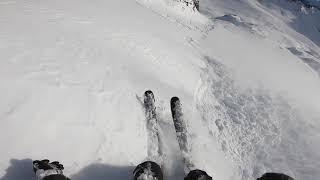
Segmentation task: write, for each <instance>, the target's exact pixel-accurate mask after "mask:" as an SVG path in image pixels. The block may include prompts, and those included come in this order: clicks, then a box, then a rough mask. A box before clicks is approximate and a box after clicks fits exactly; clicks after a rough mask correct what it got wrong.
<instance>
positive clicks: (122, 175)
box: [0, 159, 135, 180]
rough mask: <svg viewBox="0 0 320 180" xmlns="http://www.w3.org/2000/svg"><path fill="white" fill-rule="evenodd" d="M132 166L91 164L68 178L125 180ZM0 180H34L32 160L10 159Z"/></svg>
mask: <svg viewBox="0 0 320 180" xmlns="http://www.w3.org/2000/svg"><path fill="white" fill-rule="evenodd" d="M134 168H135V167H133V166H113V165H107V164H100V163H96V164H91V165H89V166H87V167H85V168H83V169H81V170H80V171H79V172H78V173H76V174H73V175H71V176H70V178H71V179H72V180H88V179H94V180H106V179H118V180H122V179H123V180H127V179H130V178H131V177H132V172H133V170H134ZM0 180H36V177H35V175H34V173H33V170H32V159H22V160H18V159H11V160H10V166H9V167H8V169H7V170H6V174H5V175H4V176H3V177H1V178H0Z"/></svg>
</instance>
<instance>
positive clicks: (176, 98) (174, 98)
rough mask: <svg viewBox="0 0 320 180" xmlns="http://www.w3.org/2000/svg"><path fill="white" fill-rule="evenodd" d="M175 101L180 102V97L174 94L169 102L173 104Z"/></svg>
mask: <svg viewBox="0 0 320 180" xmlns="http://www.w3.org/2000/svg"><path fill="white" fill-rule="evenodd" d="M176 102H180V99H179V98H178V97H176V96H175V97H172V98H171V101H170V103H171V104H174V103H176Z"/></svg>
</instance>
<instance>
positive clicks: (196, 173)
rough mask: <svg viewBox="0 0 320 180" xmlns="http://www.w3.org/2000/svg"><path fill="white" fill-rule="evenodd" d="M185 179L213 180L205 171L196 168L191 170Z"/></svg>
mask: <svg viewBox="0 0 320 180" xmlns="http://www.w3.org/2000/svg"><path fill="white" fill-rule="evenodd" d="M184 180H212V177H211V176H209V175H208V174H207V173H206V172H205V171H202V170H199V169H196V170H192V171H190V172H189V173H188V175H187V176H186V177H185V178H184Z"/></svg>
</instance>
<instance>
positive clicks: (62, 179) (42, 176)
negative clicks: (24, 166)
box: [33, 159, 70, 180]
mask: <svg viewBox="0 0 320 180" xmlns="http://www.w3.org/2000/svg"><path fill="white" fill-rule="evenodd" d="M63 169H64V167H63V165H62V164H60V163H59V162H58V161H54V162H51V163H50V161H49V160H47V159H44V160H41V161H40V160H35V161H33V171H34V173H35V174H36V176H37V179H38V180H70V179H69V178H67V177H66V176H64V175H63V171H62V170H63Z"/></svg>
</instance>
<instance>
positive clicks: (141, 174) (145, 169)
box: [133, 161, 163, 180]
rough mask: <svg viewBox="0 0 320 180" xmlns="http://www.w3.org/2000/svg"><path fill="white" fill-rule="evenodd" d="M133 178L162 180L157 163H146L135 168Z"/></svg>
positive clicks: (137, 179) (138, 179) (136, 179)
mask: <svg viewBox="0 0 320 180" xmlns="http://www.w3.org/2000/svg"><path fill="white" fill-rule="evenodd" d="M133 177H134V180H163V173H162V170H161V167H160V166H159V165H158V164H157V163H155V162H153V161H146V162H143V163H141V164H139V165H138V166H137V167H136V168H135V170H134V171H133Z"/></svg>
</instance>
